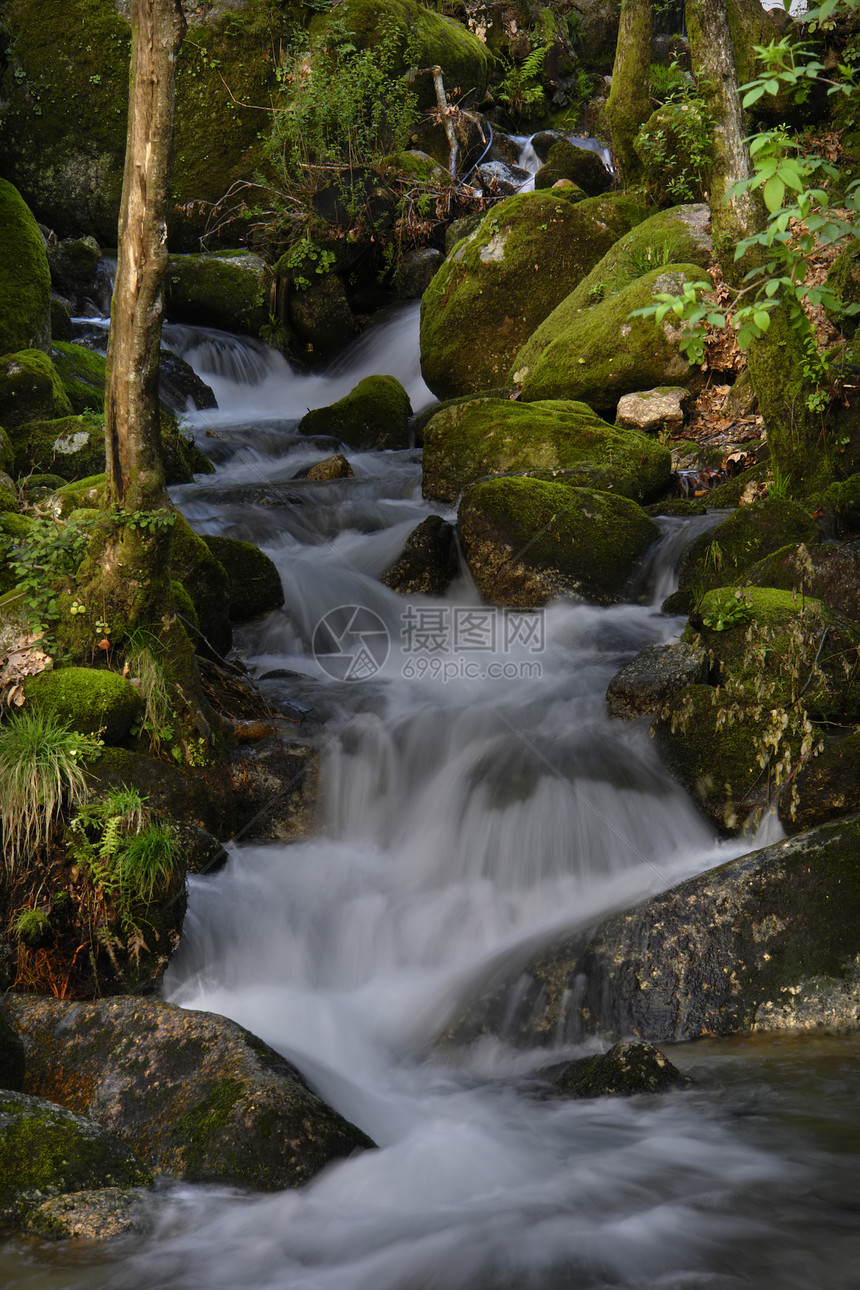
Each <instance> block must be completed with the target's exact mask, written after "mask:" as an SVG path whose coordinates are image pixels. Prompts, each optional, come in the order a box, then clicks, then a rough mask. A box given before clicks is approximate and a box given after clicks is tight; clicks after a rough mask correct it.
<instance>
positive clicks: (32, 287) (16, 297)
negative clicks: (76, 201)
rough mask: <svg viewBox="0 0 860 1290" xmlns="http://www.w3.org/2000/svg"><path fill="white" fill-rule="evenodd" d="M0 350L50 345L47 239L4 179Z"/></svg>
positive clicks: (0, 202)
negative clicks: (45, 239) (45, 240)
mask: <svg viewBox="0 0 860 1290" xmlns="http://www.w3.org/2000/svg"><path fill="white" fill-rule="evenodd" d="M0 302H2V303H0V354H10V353H14V352H15V351H16V350H22V349H25V350H26V349H39V350H47V349H48V348H49V346H50V344H51V275H50V272H49V270H48V259H47V256H46V254H45V242H44V239H43V237H42V234H41V233H40V232H39V229H38V226H37V224H36V221H35V219H34V218H33V215H32V213H31V211H30V209H29V207H28V206H27V204H26V202H25V201H24V199H23V198H22V197H21V194H20V193H19V192H18V190H17V188H15V187H14V186H13V185H12V184H10V183H9V182H8V181H7V180H6V179H0Z"/></svg>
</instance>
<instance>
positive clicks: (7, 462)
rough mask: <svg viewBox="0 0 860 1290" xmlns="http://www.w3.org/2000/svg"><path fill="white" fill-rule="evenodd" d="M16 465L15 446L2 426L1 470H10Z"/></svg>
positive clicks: (0, 442)
mask: <svg viewBox="0 0 860 1290" xmlns="http://www.w3.org/2000/svg"><path fill="white" fill-rule="evenodd" d="M14 466H15V447H14V445H13V443H12V440H11V439H10V438H9V435H8V434H7V433H6V431H5V430H4V429H3V428H2V426H0V470H3V471H6V472H8V471H10V470H12V469H13V468H14Z"/></svg>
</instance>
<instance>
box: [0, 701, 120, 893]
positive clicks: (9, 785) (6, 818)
mask: <svg viewBox="0 0 860 1290" xmlns="http://www.w3.org/2000/svg"><path fill="white" fill-rule="evenodd" d="M100 746H101V745H100V743H99V741H98V740H96V739H93V738H92V737H91V736H87V735H81V734H79V733H78V732H77V731H75V730H71V729H70V728H69V727H68V726H67V725H66V724H65V723H64V722H61V721H58V720H57V718H56V717H53V716H51V715H49V714H48V713H43V712H28V711H24V712H20V713H17V714H16V715H15V716H13V717H10V718H9V719H8V720H6V721H4V722H3V724H2V725H0V825H2V839H3V857H4V863H5V866H6V870H7V872H8V873H10V874H11V873H14V872H15V871H16V870H17V869H19V868H20V866H21V862H22V860H24V861H26V860H27V859H28V858H29V856H30V855H32V853H34V852H38V851H40V850H42V848H44V846H45V845H46V843H47V842H48V840H49V838H50V837H51V834H52V832H53V831H54V829H55V827H56V826H57V824H58V823H59V820H60V816H61V814H62V811H63V807H64V806H66V805H68V806H72V807H75V806H79V805H81V804H82V803H83V802H84V801H85V800H86V796H87V783H86V778H85V776H84V772H83V769H82V765H81V764H82V763H83V762H85V761H87V760H89V759H90V758H91V757H93V756H95V755H96V753H97V752H98V750H99V748H100Z"/></svg>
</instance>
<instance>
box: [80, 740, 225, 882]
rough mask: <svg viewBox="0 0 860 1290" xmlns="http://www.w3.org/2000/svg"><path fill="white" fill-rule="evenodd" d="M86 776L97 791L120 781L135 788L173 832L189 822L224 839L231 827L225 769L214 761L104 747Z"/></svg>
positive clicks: (120, 784) (113, 786) (119, 784)
mask: <svg viewBox="0 0 860 1290" xmlns="http://www.w3.org/2000/svg"><path fill="white" fill-rule="evenodd" d="M162 733H163V732H162ZM144 740H145V736H144ZM144 740H142V741H141V742H144ZM87 776H88V779H89V782H90V784H91V785H92V788H93V792H94V793H96V794H98V795H104V794H105V793H106V792H107V791H108V790H110V789H113V788H121V787H122V786H123V785H124V784H126V785H129V786H130V787H132V788H136V789H137V791H138V792H139V793H140V795H141V797H143V798H145V800H146V803H147V806H148V808H149V810H150V811H152V812H153V814H155V815H157V816H158V817H159V818H160V819H166V820H169V821H170V823H171V825H173V826H174V832H176V828H175V826H177V825H182V826H193V827H194V828H196V829H199V830H201V831H202V832H205V833H207V834H211V835H215V836H216V837H222V838H225V837H229V836H231V835H232V833H233V832H234V830H235V825H236V817H235V802H234V800H233V790H232V789H231V785H230V780H229V777H228V774H227V771H226V770H225V769H224V767H223V766H221V765H219V764H217V763H216V764H214V765H211V766H188V765H185V764H183V765H178V764H177V763H176V762H173V761H165V760H164V758H158V757H150V756H149V755H148V754H147V753H144V752H135V751H132V750H131V749H130V748H114V747H107V748H105V749H103V751H102V752H101V753H100V755H99V756H98V757H97V758H96V759H95V760H94V761H92V762H91V763H90V764H89V766H88V768H87ZM185 858H186V857H185V854H184V853H183V860H184V859H185Z"/></svg>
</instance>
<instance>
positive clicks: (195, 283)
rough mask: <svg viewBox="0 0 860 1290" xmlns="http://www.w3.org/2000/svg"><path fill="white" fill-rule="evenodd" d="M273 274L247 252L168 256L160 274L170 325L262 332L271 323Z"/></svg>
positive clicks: (266, 266)
mask: <svg viewBox="0 0 860 1290" xmlns="http://www.w3.org/2000/svg"><path fill="white" fill-rule="evenodd" d="M271 290H272V271H271V269H270V268H269V266H268V265H267V264H266V262H265V260H263V259H261V257H260V256H259V255H254V254H252V253H251V252H248V251H245V252H241V251H235V252H218V253H216V254H211V255H172V256H171V257H170V259H169V261H168V264H167V269H166V271H165V274H164V307H165V312H166V314H167V316H168V317H169V318H170V320H171V322H188V323H195V324H197V325H199V326H206V327H221V328H223V329H224V330H225V331H233V332H246V333H248V334H250V335H252V336H258V335H259V334H260V328H261V327H263V326H264V325H265V324H266V323H267V322H268V321H269V296H270V294H271Z"/></svg>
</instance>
